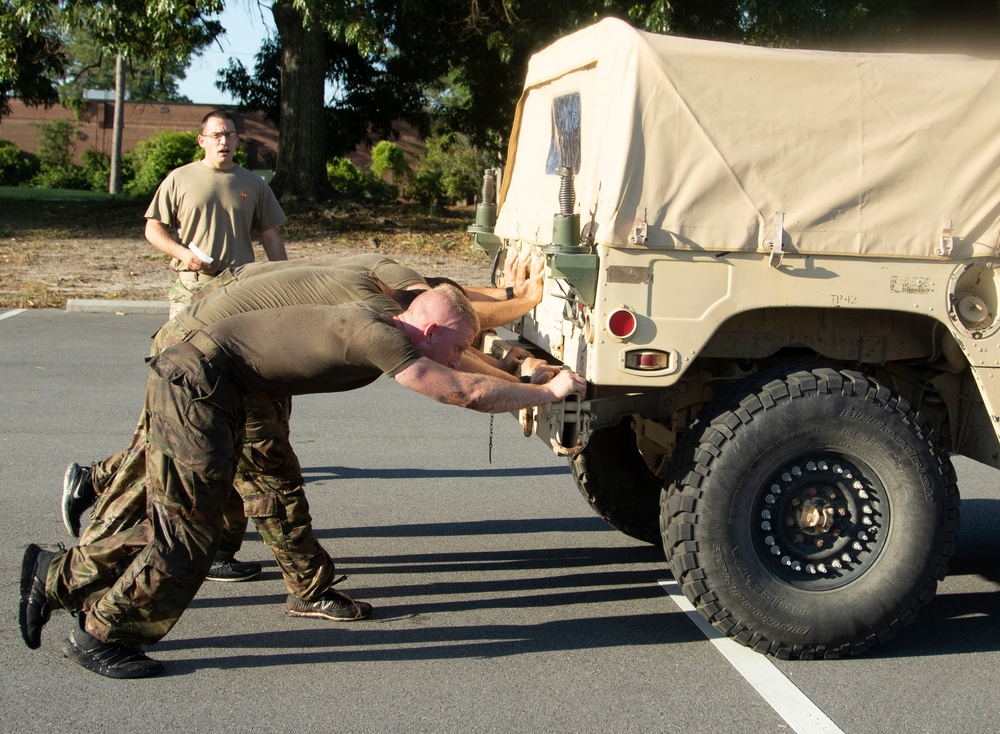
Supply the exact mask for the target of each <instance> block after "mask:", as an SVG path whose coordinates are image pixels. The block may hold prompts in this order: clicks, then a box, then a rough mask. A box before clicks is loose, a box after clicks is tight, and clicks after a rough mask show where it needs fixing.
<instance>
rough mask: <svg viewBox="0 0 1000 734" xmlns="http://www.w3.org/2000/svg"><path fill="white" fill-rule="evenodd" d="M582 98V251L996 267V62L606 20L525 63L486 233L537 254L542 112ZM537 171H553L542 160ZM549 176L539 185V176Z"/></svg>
mask: <svg viewBox="0 0 1000 734" xmlns="http://www.w3.org/2000/svg"><path fill="white" fill-rule="evenodd" d="M567 95H576V96H577V98H578V113H577V114H578V117H579V135H580V138H582V140H583V141H584V143H583V145H582V146H580V148H581V152H580V154H579V157H578V159H577V160H574V161H572V162H571V163H572V165H573V167H574V170H575V171H576V173H577V175H576V180H575V184H576V196H577V200H578V202H579V214H580V218H581V221H582V222H584V223H587V222H593V223H594V224H595V225H596V230H595V233H594V234H595V239H594V243H595V244H597V245H608V246H613V247H628V246H630V243H629V235H630V234H631V233H632V231H633V224H634V222H635V220H636V213H637V210H638V209H639V208H640V207H646V212H645V217H646V221H647V222H648V229H647V235H648V240H647V241H646V242H645V243H643V244H642V246H644V247H647V248H653V249H658V250H664V249H666V250H669V249H677V250H694V251H697V250H706V251H757V250H762V249H769V248H770V246H771V244H770V243H771V242H772V241H773V239H774V236H775V234H774V233H775V231H776V230H775V223H776V219H777V222H778V224H779V228H778V230H777V231H779V232H783V234H782V235H781V237H782V244H783V246H784V248H785V250H786V251H791V252H804V253H825V254H831V255H866V256H882V257H918V258H923V257H928V258H931V257H935V256H937V254H938V252H937V250H938V248H939V246H940V245H941V243H942V237H943V236H945V237H947V236H948V235H951V236H952V237H953V239H952V241H951V244H952V246H953V250H952V252H951V256H952V257H955V258H964V257H972V256H981V255H993V254H995V253H996V251H997V246H998V237H1000V201H998V199H997V196H996V194H997V191H1000V135H998V133H997V122H998V119H997V118H998V109H1000V107H998V103H1000V62H996V61H983V60H978V59H973V58H968V57H963V56H941V55H937V56H934V55H919V56H918V55H909V54H843V53H833V52H819V51H799V50H777V49H762V48H755V47H749V46H740V45H733V44H725V43H717V42H709V41H697V40H690V39H683V38H674V37H669V36H660V35H654V34H650V33H644V32H640V31H636V30H635V29H633V28H631V27H630V26H628V25H627V24H625V23H623V22H621V21H617V20H604V21H602V22H600V23H597V24H596V25H594V26H591V27H589V28H586V29H584V30H581V31H579V32H577V33H574V34H572V35H570V36H567V37H565V38H563V39H561V40H559V41H557V42H555V43H553V44H552V45H551V46H549V47H548V48H546V49H544V50H543V51H541V52H540V53H538V54H536V55H535V56H534V57H533V58H532V60H531V62H530V65H529V69H528V75H527V79H526V82H525V88H524V93H523V95H522V97H521V100H520V102H519V104H518V107H517V112H516V118H515V123H514V130H513V134H512V136H511V143H510V148H509V151H508V160H507V164H506V177H505V180H504V182H503V185H502V189H501V192H500V200H499V203H500V208H499V215H498V220H497V223H496V228H495V232H496V234H497V235H499V236H500V237H501V238H511V239H519V240H522V241H526V242H532V243H536V244H546V243H548V242H549V241H550V240H551V237H552V216H553V213H554V212H555V211H556V209H557V199H558V190H559V176H558V175H555V174H556V173H557V171H554V170H553V167H552V164H551V162H552V158H553V147H554V142H553V139H554V137H555V136H554V135H553V134H551V131H552V130H553V129H554V123H552V122H551V120H552V117H553V102H554V101H555V100H557V99H559V98H563V97H565V96H567ZM547 161H548V165H546V162H547ZM547 169H548V172H547Z"/></svg>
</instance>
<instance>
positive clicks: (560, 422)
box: [549, 393, 583, 456]
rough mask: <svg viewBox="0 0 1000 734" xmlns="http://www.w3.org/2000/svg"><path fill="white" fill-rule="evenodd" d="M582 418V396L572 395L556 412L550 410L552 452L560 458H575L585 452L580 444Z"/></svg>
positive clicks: (567, 397) (564, 399) (565, 399)
mask: <svg viewBox="0 0 1000 734" xmlns="http://www.w3.org/2000/svg"><path fill="white" fill-rule="evenodd" d="M581 416H582V410H581V404H580V396H579V395H577V394H576V393H570V394H569V395H567V396H566V397H565V398H563V401H562V403H561V404H560V405H559V407H558V408H557V409H556V410H551V409H550V410H549V421H550V425H549V428H550V432H549V435H550V436H551V437H552V438H551V439H550V441H551V444H552V450H553V451H554V452H555V453H556V454H557V455H559V456H573V455H575V454H578V453H580V452H581V451H582V450H583V444H581V442H580V428H581V426H580V421H581Z"/></svg>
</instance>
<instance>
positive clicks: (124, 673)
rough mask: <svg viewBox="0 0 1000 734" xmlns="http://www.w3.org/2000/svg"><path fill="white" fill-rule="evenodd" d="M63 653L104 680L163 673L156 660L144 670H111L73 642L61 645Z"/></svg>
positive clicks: (143, 676) (148, 676)
mask: <svg viewBox="0 0 1000 734" xmlns="http://www.w3.org/2000/svg"><path fill="white" fill-rule="evenodd" d="M63 653H65V655H66V657H68V658H70V659H72V660H75V661H76V662H77V663H79V664H80V666H82V667H84V668H86V669H87V670H89V671H91V672H92V673H97V674H98V675H103V676H104V677H105V678H115V679H118V680H126V679H128V680H131V679H135V678H152V677H153V676H154V675H159V674H160V673H162V672H163V663H161V662H159V661H157V660H150V663H151V665H150V666H149V667H148V668H147V669H146V670H140V671H131V670H121V669H119V668H113V667H111V666H110V665H106V664H105V663H102V662H100V661H99V660H95V659H94V658H93V657H91V656H90V655H89V654H88V653H87V652H85V651H84V650H81V649H79V648H78V647H77V646H76V645H74V644H73V640H66V642H65V644H64V645H63Z"/></svg>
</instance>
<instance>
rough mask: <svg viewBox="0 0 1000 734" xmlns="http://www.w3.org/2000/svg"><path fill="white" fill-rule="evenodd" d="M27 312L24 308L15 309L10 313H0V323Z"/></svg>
mask: <svg viewBox="0 0 1000 734" xmlns="http://www.w3.org/2000/svg"><path fill="white" fill-rule="evenodd" d="M27 310H28V309H26V308H15V309H14V310H12V311H5V312H4V313H0V321H3V320H4V319H9V318H10V317H11V316H17V315H18V314H19V313H24V312H25V311H27Z"/></svg>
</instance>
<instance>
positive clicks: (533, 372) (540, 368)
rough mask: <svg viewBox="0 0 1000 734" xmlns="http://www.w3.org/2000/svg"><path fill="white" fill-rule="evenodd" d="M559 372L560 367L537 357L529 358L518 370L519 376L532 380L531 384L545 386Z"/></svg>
mask: <svg viewBox="0 0 1000 734" xmlns="http://www.w3.org/2000/svg"><path fill="white" fill-rule="evenodd" d="M559 372H560V370H559V368H558V367H556V366H554V365H551V364H549V363H548V362H546V361H545V360H544V359H538V358H537V357H528V358H527V359H525V360H524V361H523V362H521V364H520V366H519V367H518V368H517V376H518V377H528V378H530V382H531V384H533V385H544V384H545V383H546V382H548V381H549V380H551V379H552V378H553V377H555V376H556V375H557V374H559Z"/></svg>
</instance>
